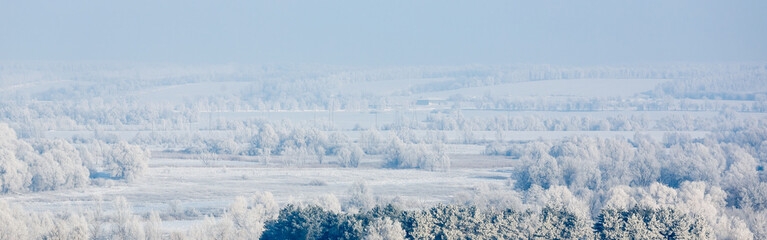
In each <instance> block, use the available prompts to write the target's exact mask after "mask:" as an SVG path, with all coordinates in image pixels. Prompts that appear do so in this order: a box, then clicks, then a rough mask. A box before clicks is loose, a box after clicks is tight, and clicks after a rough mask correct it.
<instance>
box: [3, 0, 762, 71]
mask: <svg viewBox="0 0 767 240" xmlns="http://www.w3.org/2000/svg"><path fill="white" fill-rule="evenodd" d="M765 13H767V1H763V0H754V1H751V0H742V1H741V0H733V1H707V0H695V1H693V0H643V1H638V0H637V1H629V0H625V1H623V0H610V1H607V0H594V1H574V0H562V1H555V0H536V1H511V0H498V1H485V0H477V1H451V0H442V1H434V0H423V1H416V0H410V1H398V0H389V1H378V0H369V1H368V0H365V1H335V0H329V1H294V0H280V1H276V0H275V1H233V0H232V1H195V0H161V1H155V0H152V1H149V0H131V1H124V0H114V1H96V0H69V1H40V0H29V1H11V0H0V61H131V62H171V63H257V64H332V65H366V66H369V65H373V66H377V65H460V64H515V63H530V64H558V65H600V64H644V63H669V62H674V63H679V62H694V63H701V62H704V63H706V62H753V61H765V60H767V46H766V45H767V44H765V43H767V14H765Z"/></svg>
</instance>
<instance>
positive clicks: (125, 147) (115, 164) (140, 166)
mask: <svg viewBox="0 0 767 240" xmlns="http://www.w3.org/2000/svg"><path fill="white" fill-rule="evenodd" d="M149 157H150V153H149V151H146V150H143V149H141V147H139V146H135V145H131V144H128V143H126V142H119V143H117V144H115V145H113V146H112V150H111V151H110V153H109V155H108V156H107V158H106V163H107V168H108V170H109V174H110V176H111V177H112V178H116V179H125V180H128V181H132V180H135V179H136V178H137V177H139V176H140V175H142V174H143V173H144V171H145V170H146V168H147V162H148V161H149Z"/></svg>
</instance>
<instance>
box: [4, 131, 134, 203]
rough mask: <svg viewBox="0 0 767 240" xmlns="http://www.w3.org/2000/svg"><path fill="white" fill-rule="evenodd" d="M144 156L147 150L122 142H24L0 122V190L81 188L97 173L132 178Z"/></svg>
mask: <svg viewBox="0 0 767 240" xmlns="http://www.w3.org/2000/svg"><path fill="white" fill-rule="evenodd" d="M148 159H149V152H147V151H145V150H143V149H141V148H140V147H138V146H135V145H130V144H128V143H125V142H120V143H117V144H112V145H108V144H105V143H103V142H95V143H88V144H85V143H81V144H74V145H73V144H70V143H69V142H67V141H64V140H61V139H56V140H48V139H36V140H31V141H29V142H28V141H25V140H21V139H18V138H17V137H16V133H15V131H14V130H13V129H11V128H9V127H8V125H6V124H2V123H0V193H11V192H25V191H46V190H56V189H62V188H76V187H81V186H85V185H88V184H89V183H90V181H91V178H94V177H98V173H99V172H103V173H105V174H106V175H107V176H109V177H110V178H112V179H126V180H133V179H135V178H137V177H138V176H139V175H141V174H142V173H143V171H144V170H145V169H146V168H147V161H148Z"/></svg>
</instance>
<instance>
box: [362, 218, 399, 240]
mask: <svg viewBox="0 0 767 240" xmlns="http://www.w3.org/2000/svg"><path fill="white" fill-rule="evenodd" d="M365 232H366V233H365V240H404V239H405V230H402V226H401V224H400V223H399V222H397V221H396V220H394V221H393V220H391V219H389V218H388V217H385V218H383V219H376V220H375V221H373V222H372V223H370V225H368V227H367V228H366V229H365Z"/></svg>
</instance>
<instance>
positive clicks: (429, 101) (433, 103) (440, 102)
mask: <svg viewBox="0 0 767 240" xmlns="http://www.w3.org/2000/svg"><path fill="white" fill-rule="evenodd" d="M446 103H447V100H445V99H436V98H428V99H418V100H416V101H415V105H418V106H437V105H444V104H446Z"/></svg>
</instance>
